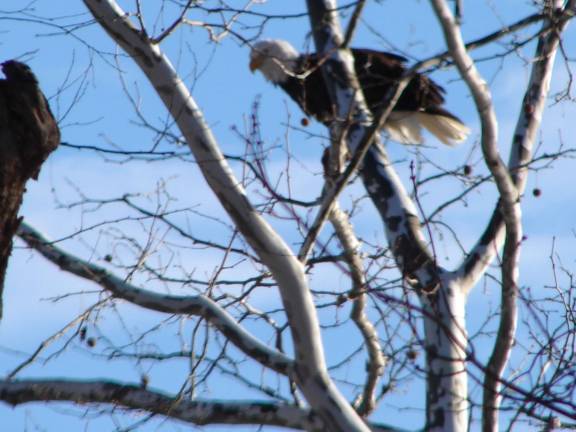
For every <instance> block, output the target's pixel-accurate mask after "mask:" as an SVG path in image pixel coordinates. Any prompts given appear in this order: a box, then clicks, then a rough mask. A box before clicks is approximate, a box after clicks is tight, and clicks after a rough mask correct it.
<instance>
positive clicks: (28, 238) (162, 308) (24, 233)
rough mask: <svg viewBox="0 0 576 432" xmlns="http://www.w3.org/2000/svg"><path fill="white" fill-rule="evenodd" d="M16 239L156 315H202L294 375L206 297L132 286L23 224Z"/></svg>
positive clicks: (282, 358)
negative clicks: (174, 294)
mask: <svg viewBox="0 0 576 432" xmlns="http://www.w3.org/2000/svg"><path fill="white" fill-rule="evenodd" d="M18 236H19V237H20V238H21V239H22V240H24V241H25V242H26V244H27V245H28V246H30V247H31V248H33V249H35V250H36V251H38V252H40V253H41V254H42V255H43V256H44V257H45V258H46V259H48V260H50V261H51V262H53V263H54V264H56V265H57V266H58V267H60V268H61V269H62V270H65V271H67V272H69V273H72V274H75V275H76V276H79V277H82V278H84V279H88V280H90V281H92V282H95V283H97V284H98V285H100V286H102V287H103V288H105V289H106V290H107V291H109V292H110V293H111V294H112V295H113V296H114V297H117V298H121V299H123V300H126V301H128V302H130V303H132V304H135V305H138V306H141V307H143V308H146V309H150V310H155V311H158V312H164V313H170V314H186V315H197V316H201V317H203V318H204V319H206V320H207V321H208V322H209V323H210V324H212V325H213V326H214V327H215V328H217V329H218V330H219V331H221V332H222V334H224V335H225V336H226V337H227V338H228V339H229V340H230V341H231V342H232V343H234V344H235V345H236V347H237V348H238V349H240V350H241V351H242V352H244V353H245V354H246V355H248V356H249V357H251V358H253V359H254V360H256V361H258V362H260V363H261V364H262V365H263V366H266V367H268V368H270V369H272V370H275V371H276V372H279V373H281V374H283V375H292V374H293V373H294V363H293V361H292V360H291V359H290V358H288V357H287V356H286V355H284V354H283V353H281V352H278V351H276V350H274V349H272V348H270V347H268V346H266V345H265V344H263V343H262V342H260V341H259V340H258V339H256V338H255V337H254V336H252V335H251V334H250V333H248V332H247V331H246V330H244V329H243V328H242V327H241V326H240V325H239V324H238V323H237V322H236V320H234V318H232V317H231V316H230V314H228V312H226V311H225V310H224V309H222V308H221V307H220V306H219V305H218V304H217V303H215V302H214V301H213V300H211V299H210V298H208V297H205V296H201V295H199V296H190V297H184V296H173V295H168V294H158V293H155V292H152V291H146V290H143V289H141V288H138V287H135V286H134V285H131V284H130V283H128V282H126V281H125V280H123V279H120V278H118V277H117V276H115V275H113V274H111V273H109V272H108V271H107V270H106V269H104V268H102V267H100V266H97V265H96V264H92V263H90V262H87V261H84V260H82V259H80V258H78V257H76V256H73V255H70V254H69V253H67V252H65V251H63V250H62V249H60V248H59V247H57V246H55V245H53V244H51V243H50V242H49V241H48V240H47V239H46V238H44V237H43V236H42V235H41V234H40V233H39V232H38V231H36V230H35V229H33V228H32V227H30V226H29V225H27V224H26V223H22V224H21V225H20V228H19V229H18Z"/></svg>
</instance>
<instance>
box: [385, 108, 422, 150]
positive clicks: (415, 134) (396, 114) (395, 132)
mask: <svg viewBox="0 0 576 432" xmlns="http://www.w3.org/2000/svg"><path fill="white" fill-rule="evenodd" d="M384 128H385V129H386V131H387V132H388V133H389V134H390V138H392V139H393V140H394V141H398V142H400V143H402V144H422V125H421V124H420V122H419V121H418V117H417V116H415V115H414V113H412V112H409V111H392V112H391V113H390V116H389V117H388V120H387V121H386V124H385V125H384Z"/></svg>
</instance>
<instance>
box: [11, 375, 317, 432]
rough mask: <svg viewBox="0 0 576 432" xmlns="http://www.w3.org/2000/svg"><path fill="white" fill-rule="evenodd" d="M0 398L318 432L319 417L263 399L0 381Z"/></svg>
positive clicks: (97, 384) (100, 383) (198, 422)
mask: <svg viewBox="0 0 576 432" xmlns="http://www.w3.org/2000/svg"><path fill="white" fill-rule="evenodd" d="M0 400H3V401H5V402H7V403H9V404H11V405H19V404H23V403H28V402H37V401H53V402H56V401H67V402H75V403H78V404H87V403H100V404H102V403H110V402H114V404H116V405H119V406H122V407H124V408H127V409H131V410H142V411H146V412H148V413H154V414H160V415H164V416H167V417H170V418H173V419H176V420H180V421H183V422H186V423H191V424H194V425H207V424H230V425H242V424H251V425H255V424H260V425H269V426H281V427H288V428H294V429H301V430H307V431H317V432H322V431H325V430H326V429H325V428H324V426H323V423H322V421H321V419H320V418H319V417H318V416H317V415H314V414H313V413H310V411H309V410H306V409H302V408H298V407H295V406H292V405H283V404H278V403H273V402H266V401H253V402H233V401H220V400H194V401H190V400H187V399H185V398H182V397H171V396H169V395H167V394H164V393H162V392H159V391H155V390H152V389H147V388H143V387H139V386H134V385H129V384H122V383H118V382H112V381H72V380H18V381H0Z"/></svg>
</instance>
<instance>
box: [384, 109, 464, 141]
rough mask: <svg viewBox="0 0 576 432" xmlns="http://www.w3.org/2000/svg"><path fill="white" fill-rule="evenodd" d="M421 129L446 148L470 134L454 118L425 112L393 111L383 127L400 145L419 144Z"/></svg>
mask: <svg viewBox="0 0 576 432" xmlns="http://www.w3.org/2000/svg"><path fill="white" fill-rule="evenodd" d="M422 127H424V128H426V129H428V131H430V133H432V134H433V135H434V136H435V137H436V138H438V139H439V140H440V141H441V142H443V143H444V144H446V145H448V146H454V145H456V144H457V143H459V142H462V141H464V140H465V139H466V138H467V137H468V135H469V134H470V129H469V128H468V127H467V126H466V125H464V124H462V123H461V122H459V121H458V120H456V119H454V118H451V117H447V116H444V115H440V114H429V113H425V112H409V111H393V112H392V113H391V114H390V118H389V119H388V121H387V122H386V125H385V129H386V130H387V131H388V133H389V134H390V137H391V138H392V139H393V140H395V141H399V142H401V143H402V144H421V143H422V134H421V128H422Z"/></svg>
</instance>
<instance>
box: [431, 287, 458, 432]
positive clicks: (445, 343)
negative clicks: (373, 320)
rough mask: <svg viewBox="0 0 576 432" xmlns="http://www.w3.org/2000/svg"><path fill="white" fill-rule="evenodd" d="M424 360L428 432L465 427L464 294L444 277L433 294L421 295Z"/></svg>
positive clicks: (455, 431) (456, 430) (455, 430)
mask: <svg viewBox="0 0 576 432" xmlns="http://www.w3.org/2000/svg"><path fill="white" fill-rule="evenodd" d="M421 301H422V304H423V311H424V336H425V349H426V359H427V367H428V371H427V382H426V384H427V385H426V388H427V395H426V411H427V424H426V430H427V431H430V432H432V431H454V432H462V431H466V430H468V419H469V412H468V411H469V404H468V377H467V374H466V348H467V346H468V340H467V333H466V319H465V307H466V296H465V294H464V290H463V289H462V286H461V285H460V284H458V283H457V282H455V281H451V280H449V279H445V280H443V281H442V284H441V288H440V290H439V291H438V293H437V295H435V296H428V297H425V296H422V297H421Z"/></svg>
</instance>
